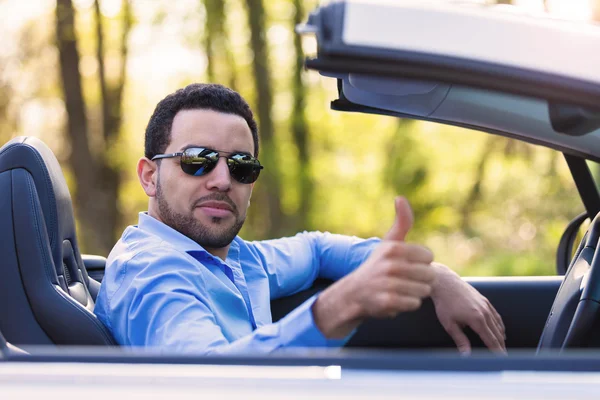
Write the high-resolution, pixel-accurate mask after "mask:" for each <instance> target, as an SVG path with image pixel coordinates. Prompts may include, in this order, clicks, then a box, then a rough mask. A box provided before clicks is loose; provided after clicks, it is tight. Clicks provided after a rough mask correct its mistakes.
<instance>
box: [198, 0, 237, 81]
mask: <svg viewBox="0 0 600 400" xmlns="http://www.w3.org/2000/svg"><path fill="white" fill-rule="evenodd" d="M203 2H204V9H205V10H206V20H205V24H204V52H205V53H206V60H207V65H206V76H207V79H208V81H209V82H215V83H219V82H221V83H222V82H228V85H229V87H230V88H232V89H233V90H236V86H237V82H236V68H235V60H234V58H233V54H232V51H231V48H230V43H229V40H228V35H227V29H226V24H225V22H226V16H225V5H226V1H224V0H203ZM219 55H221V57H219ZM217 71H223V72H224V73H223V74H219V73H217Z"/></svg>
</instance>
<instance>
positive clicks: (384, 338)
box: [0, 137, 600, 351]
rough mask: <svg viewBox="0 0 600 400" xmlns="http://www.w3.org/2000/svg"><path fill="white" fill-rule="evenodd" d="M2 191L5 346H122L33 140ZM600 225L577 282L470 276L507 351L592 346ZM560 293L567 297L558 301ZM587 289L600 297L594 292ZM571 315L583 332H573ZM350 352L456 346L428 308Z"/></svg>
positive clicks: (7, 158)
mask: <svg viewBox="0 0 600 400" xmlns="http://www.w3.org/2000/svg"><path fill="white" fill-rule="evenodd" d="M0 187H1V188H2V192H3V193H5V195H4V196H2V200H1V201H2V203H3V204H2V207H0V226H3V227H9V229H6V228H4V229H2V233H1V234H2V240H1V241H0V257H1V259H2V260H3V261H2V275H3V279H1V280H0V304H2V305H3V306H2V307H0V332H1V333H2V334H3V340H4V341H5V342H7V344H6V345H5V346H4V347H5V348H6V349H9V350H11V351H19V350H24V351H27V349H28V348H31V347H32V346H33V347H35V346H39V345H63V346H64V345H92V346H94V345H96V346H97V345H99V346H116V342H115V341H114V339H113V338H112V337H111V335H110V333H109V332H108V330H107V329H106V328H105V327H104V326H103V325H102V324H101V323H100V322H99V321H98V319H97V318H96V317H95V315H94V314H93V312H92V311H93V307H94V299H95V297H96V294H97V293H98V289H99V287H100V284H101V281H102V276H103V272H104V266H105V261H106V259H105V258H104V257H102V256H98V255H82V254H80V251H79V247H78V243H77V237H76V234H75V224H74V216H73V207H72V204H71V197H70V194H69V191H68V188H67V185H66V182H65V179H64V176H63V174H62V171H61V168H60V166H59V164H58V161H57V159H56V157H55V156H54V154H53V153H52V151H51V150H50V149H49V148H48V147H47V146H46V145H45V144H44V143H43V142H42V141H41V140H39V139H37V138H34V137H18V138H15V139H13V140H11V141H10V142H9V143H7V144H6V145H4V146H3V147H2V149H0ZM599 221H600V220H598V219H596V220H595V221H594V223H592V225H591V226H590V229H589V230H588V234H587V235H586V239H584V241H582V244H581V245H580V246H579V248H578V249H577V252H576V257H575V259H574V261H573V262H572V263H571V265H572V267H571V268H570V269H569V274H568V275H567V277H569V276H570V277H571V278H570V279H569V278H568V279H567V280H565V281H564V282H565V283H563V277H562V276H547V277H487V278H483V277H481V278H466V280H467V281H468V282H469V283H470V284H471V285H473V286H474V287H475V288H476V289H477V290H479V291H480V292H481V293H482V294H483V295H485V296H486V297H488V299H489V300H490V301H491V302H492V304H493V305H494V306H495V307H496V309H497V310H498V312H499V313H500V314H501V315H502V317H503V319H504V322H505V325H506V335H507V341H506V344H507V348H508V350H509V351H510V350H511V349H532V350H534V349H536V348H537V347H538V345H540V349H556V348H561V347H563V346H565V344H568V345H569V346H571V345H574V346H589V345H591V344H593V343H592V341H590V340H591V339H593V337H594V335H590V332H598V327H597V318H596V316H597V315H598V310H597V307H596V306H597V305H598V303H597V302H596V301H597V300H594V297H592V298H591V299H590V301H588V302H587V303H588V304H587V305H586V306H585V307H584V306H582V305H581V304H582V301H583V300H585V299H586V296H581V295H580V290H579V286H580V285H581V282H582V277H583V276H584V275H585V276H586V277H589V276H590V274H589V273H587V272H588V270H590V271H591V269H590V266H591V265H594V263H593V261H594V260H593V258H594V254H595V246H596V243H597V242H598V239H599V237H600V222H599ZM592 269H593V268H592ZM596 273H597V272H596ZM587 279H589V282H594V280H593V279H592V278H587ZM597 281H600V280H596V282H597ZM329 283H330V282H327V281H325V280H318V281H316V282H315V284H314V285H313V287H312V288H311V289H309V290H306V291H303V292H300V293H297V294H295V295H293V296H290V297H287V298H283V299H278V300H275V301H273V302H272V315H273V320H274V321H277V320H278V319H280V318H281V317H283V316H284V315H286V314H287V313H288V312H289V311H291V310H292V309H293V308H295V307H296V306H297V305H299V304H300V303H301V302H303V301H304V300H306V299H308V298H309V297H310V296H312V295H313V294H314V293H315V292H317V291H319V290H322V289H323V288H325V287H326V286H327V285H328V284H329ZM561 285H562V286H561ZM590 287H591V285H589V284H588V288H590ZM559 288H560V289H561V296H559V297H558V298H557V293H558V292H559ZM590 290H592V291H594V293H593V295H597V293H598V289H597V288H595V287H593V288H591V289H590ZM555 299H556V300H555ZM582 299H583V300H582ZM553 303H554V304H555V305H554V306H553ZM551 310H552V311H553V312H554V313H555V314H556V315H557V316H558V317H557V318H554V319H550V320H549V321H550V322H549V323H548V326H549V327H547V328H546V331H544V329H545V325H546V323H547V319H548V315H549V314H550V313H551ZM575 313H577V318H575V320H576V321H580V322H578V323H579V324H583V328H581V329H579V330H577V329H575V330H573V328H572V329H570V330H569V328H570V327H571V326H572V325H573V324H571V321H572V320H573V319H574V317H573V315H574V314H575ZM580 314H581V315H580ZM543 332H545V334H544V335H543V337H542V333H543ZM568 334H569V335H570V336H569V338H568V340H566V339H565V338H566V336H567V335H568ZM468 336H469V338H470V339H471V341H472V343H473V345H474V347H479V348H483V347H484V346H483V343H482V342H481V341H480V340H479V339H478V337H476V335H474V334H473V332H468ZM540 337H542V340H541V341H540ZM347 346H348V347H359V348H377V349H382V348H385V349H432V350H433V349H451V348H453V347H454V344H453V342H452V340H451V339H450V337H449V336H448V335H447V334H446V332H445V331H444V329H443V328H442V327H441V325H440V324H439V322H438V321H437V318H436V316H435V311H434V308H433V304H432V302H431V301H426V302H425V303H424V305H423V306H422V307H421V308H420V309H419V310H418V311H415V312H410V313H404V314H401V315H399V316H398V317H396V318H394V319H389V320H371V321H367V322H366V323H365V324H363V325H362V326H361V327H360V328H359V329H358V331H357V332H356V334H355V335H354V336H353V337H352V339H351V340H350V342H349V343H348V344H347Z"/></svg>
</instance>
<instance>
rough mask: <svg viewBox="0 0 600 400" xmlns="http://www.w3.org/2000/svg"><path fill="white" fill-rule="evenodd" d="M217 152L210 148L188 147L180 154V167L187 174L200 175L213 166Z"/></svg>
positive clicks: (217, 158)
mask: <svg viewBox="0 0 600 400" xmlns="http://www.w3.org/2000/svg"><path fill="white" fill-rule="evenodd" d="M217 161H219V153H217V152H216V151H214V150H210V149H202V148H190V149H186V150H185V151H184V152H183V155H182V156H181V169H182V170H183V172H185V173H186V174H188V175H194V176H202V175H205V174H208V173H209V172H210V171H212V170H213V169H214V168H215V165H217Z"/></svg>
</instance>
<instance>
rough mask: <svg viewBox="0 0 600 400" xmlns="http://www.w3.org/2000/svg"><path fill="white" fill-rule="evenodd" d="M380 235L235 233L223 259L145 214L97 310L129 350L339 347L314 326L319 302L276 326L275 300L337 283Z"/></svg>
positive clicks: (117, 257)
mask: <svg viewBox="0 0 600 400" xmlns="http://www.w3.org/2000/svg"><path fill="white" fill-rule="evenodd" d="M378 242H379V239H377V238H372V239H366V240H365V239H359V238H356V237H350V236H343V235H335V234H330V233H321V232H303V233H299V234H297V235H296V236H293V237H288V238H282V239H274V240H266V241H255V242H249V241H245V240H243V239H241V238H240V237H236V238H235V239H234V241H233V242H232V243H231V246H230V248H229V254H228V256H227V259H226V260H225V262H223V260H221V259H220V258H218V257H214V256H213V255H211V254H210V253H208V252H207V251H206V250H204V249H203V248H202V247H201V246H200V245H198V244H197V243H196V242H194V241H193V240H191V239H190V238H188V237H187V236H185V235H182V234H181V233H179V232H177V231H176V230H174V229H172V228H170V227H169V226H167V225H165V224H163V223H162V222H160V221H158V220H156V219H154V218H152V217H150V216H149V215H148V214H146V213H140V216H139V223H138V225H136V226H129V227H128V228H127V229H125V231H124V233H123V236H122V237H121V239H120V240H119V241H118V242H117V244H116V245H115V247H114V248H113V250H112V251H111V253H110V255H109V257H108V259H107V262H106V272H105V275H104V279H103V281H102V286H101V288H100V293H99V294H98V298H97V302H96V307H95V309H94V312H95V314H96V315H97V316H98V318H99V319H100V321H102V322H103V323H104V324H105V325H106V326H107V327H108V329H109V330H110V331H111V332H112V334H113V336H114V338H115V339H116V341H117V342H118V343H119V344H121V345H125V346H144V347H152V348H158V349H161V350H164V351H169V352H188V353H196V354H198V353H199V354H210V353H233V352H237V353H240V352H261V353H267V352H272V351H275V350H278V349H281V348H288V347H332V346H340V345H342V344H343V343H344V341H345V340H347V339H348V338H345V339H343V340H331V339H327V338H326V337H324V336H323V334H322V333H321V332H320V331H319V329H318V328H317V327H316V325H315V322H314V320H313V315H312V311H311V306H312V304H313V303H314V302H315V300H316V296H313V297H312V298H310V299H309V300H307V301H306V302H304V303H303V304H302V305H301V306H299V307H298V308H296V309H295V310H293V311H292V312H291V313H290V314H288V315H287V316H285V317H284V318H282V319H281V320H280V321H278V322H276V323H272V320H271V307H270V301H271V300H274V299H277V298H280V297H284V296H289V295H291V294H294V293H296V292H299V291H301V290H304V289H308V288H309V287H310V286H311V285H312V284H313V282H314V280H315V279H316V278H318V277H320V278H327V279H331V280H337V279H339V278H341V277H343V276H344V275H346V274H347V273H349V272H351V271H353V270H354V269H355V268H357V267H358V266H359V265H360V264H362V262H363V261H364V260H365V259H366V258H367V257H368V256H369V254H370V253H371V251H372V249H373V247H374V246H375V244H377V243H378Z"/></svg>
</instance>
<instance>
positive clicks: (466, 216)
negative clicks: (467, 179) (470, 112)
mask: <svg viewBox="0 0 600 400" xmlns="http://www.w3.org/2000/svg"><path fill="white" fill-rule="evenodd" d="M497 139H498V138H496V137H488V138H487V140H486V142H485V146H484V147H483V151H482V152H481V156H480V157H479V162H478V163H477V170H476V176H475V182H474V183H473V186H472V187H471V191H470V192H469V195H468V196H467V198H466V199H465V202H464V203H463V207H462V221H461V230H462V231H463V232H465V233H466V234H469V232H470V231H471V230H472V227H471V214H472V212H473V208H474V207H475V205H476V204H477V202H479V200H480V199H481V195H482V192H481V184H482V183H483V178H484V177H485V172H486V168H487V164H488V162H489V160H490V156H491V154H492V153H493V151H494V148H495V146H496V142H497Z"/></svg>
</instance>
